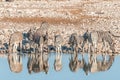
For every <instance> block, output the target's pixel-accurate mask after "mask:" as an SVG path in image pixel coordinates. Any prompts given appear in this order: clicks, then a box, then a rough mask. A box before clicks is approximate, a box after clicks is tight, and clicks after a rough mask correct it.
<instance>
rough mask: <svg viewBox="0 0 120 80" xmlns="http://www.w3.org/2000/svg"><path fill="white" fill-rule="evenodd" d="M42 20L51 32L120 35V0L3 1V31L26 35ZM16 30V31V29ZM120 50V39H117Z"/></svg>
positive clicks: (0, 21)
mask: <svg viewBox="0 0 120 80" xmlns="http://www.w3.org/2000/svg"><path fill="white" fill-rule="evenodd" d="M42 21H46V22H48V23H49V25H50V29H49V33H50V34H51V35H52V34H53V33H54V32H59V33H63V35H64V34H65V35H70V34H71V33H74V32H77V33H78V34H81V35H82V34H83V33H84V32H85V31H86V30H89V31H93V30H104V31H111V32H112V33H113V34H114V35H117V36H120V1H119V0H76V1H75V0H69V1H67V0H59V1H56V0H54V1H49V0H46V1H24V2H23V1H15V2H0V32H2V30H4V31H5V32H8V31H9V30H13V28H15V30H18V31H21V32H27V31H28V30H29V29H30V28H31V27H37V28H38V27H39V26H40V24H41V22H42ZM13 31H14V30H13ZM116 43H117V45H116V50H117V51H120V45H119V44H120V39H119V38H118V39H116Z"/></svg>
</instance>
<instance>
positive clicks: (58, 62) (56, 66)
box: [54, 53, 62, 71]
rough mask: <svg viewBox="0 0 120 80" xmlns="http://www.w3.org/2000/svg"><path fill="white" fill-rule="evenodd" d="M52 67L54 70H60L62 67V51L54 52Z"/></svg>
mask: <svg viewBox="0 0 120 80" xmlns="http://www.w3.org/2000/svg"><path fill="white" fill-rule="evenodd" d="M54 69H55V71H60V70H61V69H62V53H56V57H55V61H54Z"/></svg>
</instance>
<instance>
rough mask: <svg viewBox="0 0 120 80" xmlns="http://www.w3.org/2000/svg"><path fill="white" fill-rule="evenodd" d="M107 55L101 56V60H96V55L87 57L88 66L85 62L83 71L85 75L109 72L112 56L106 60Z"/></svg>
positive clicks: (112, 60)
mask: <svg viewBox="0 0 120 80" xmlns="http://www.w3.org/2000/svg"><path fill="white" fill-rule="evenodd" d="M106 57H107V55H104V56H102V60H98V59H97V56H96V54H93V55H91V56H90V57H89V60H88V64H87V63H86V62H85V64H84V67H83V70H84V71H85V73H86V75H88V72H91V73H93V72H100V71H106V70H109V69H110V67H111V66H112V64H113V62H114V56H113V55H109V57H108V58H109V59H108V60H107V59H106Z"/></svg>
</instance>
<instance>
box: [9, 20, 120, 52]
mask: <svg viewBox="0 0 120 80" xmlns="http://www.w3.org/2000/svg"><path fill="white" fill-rule="evenodd" d="M67 37H68V42H66V43H67V44H66V45H64V42H65V41H64V38H63V36H62V35H61V34H54V36H53V39H54V40H53V45H49V39H50V35H49V25H48V23H47V22H43V23H42V24H41V26H40V27H39V28H38V29H33V28H31V29H30V30H29V31H28V32H27V33H26V38H25V40H26V41H27V43H24V44H23V39H24V38H23V33H22V32H19V31H16V32H14V33H12V34H11V35H10V38H9V43H8V50H7V51H8V52H9V53H14V52H17V50H18V49H19V50H20V52H23V50H24V51H27V50H28V49H29V50H30V52H31V49H33V51H34V52H38V53H43V52H50V51H51V50H52V51H56V53H62V52H63V50H64V51H65V52H66V53H71V52H72V53H79V52H87V53H91V52H92V53H97V52H103V53H104V52H105V53H106V52H112V53H115V52H116V51H115V44H116V42H115V37H119V36H115V35H113V34H112V33H111V32H110V31H91V32H90V31H89V30H86V31H85V32H84V34H83V35H82V36H81V35H80V34H78V33H71V35H69V36H67Z"/></svg>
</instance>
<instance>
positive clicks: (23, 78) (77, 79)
mask: <svg viewBox="0 0 120 80" xmlns="http://www.w3.org/2000/svg"><path fill="white" fill-rule="evenodd" d="M70 57H71V55H70V54H63V56H62V64H63V65H62V69H61V70H60V71H55V70H54V60H55V54H53V53H52V54H51V55H49V71H48V73H47V74H46V73H45V72H43V71H42V72H38V73H34V72H32V73H31V74H29V73H28V68H27V63H28V55H26V56H22V64H23V67H22V70H21V72H19V73H15V72H12V71H11V70H10V66H9V63H8V56H4V57H1V58H0V80H118V79H120V75H119V74H120V69H119V68H120V64H119V63H120V56H119V55H118V56H115V58H114V61H113V63H112V66H111V67H110V69H108V70H106V71H98V72H94V73H92V72H90V71H89V72H88V75H86V74H85V72H84V70H83V69H82V68H80V69H78V70H77V71H76V72H72V71H71V70H70V68H69V61H70V60H69V59H70ZM78 57H79V60H82V59H81V57H82V56H81V55H80V54H79V56H78ZM97 58H98V60H99V61H102V56H97ZM84 59H85V61H86V63H88V55H87V54H85V55H84ZM108 60H109V59H108V56H107V61H108Z"/></svg>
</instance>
